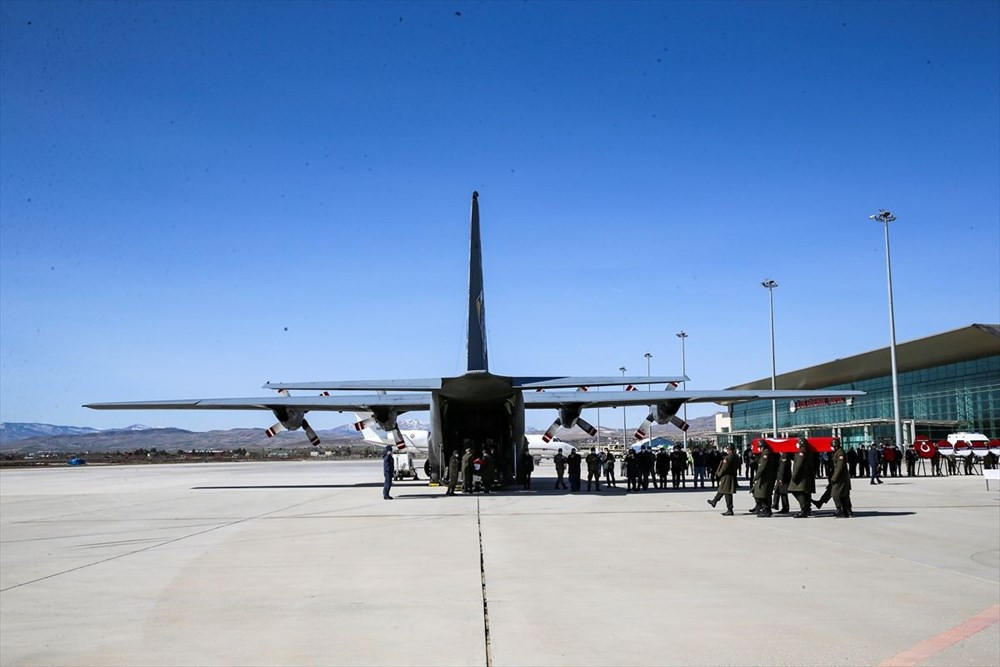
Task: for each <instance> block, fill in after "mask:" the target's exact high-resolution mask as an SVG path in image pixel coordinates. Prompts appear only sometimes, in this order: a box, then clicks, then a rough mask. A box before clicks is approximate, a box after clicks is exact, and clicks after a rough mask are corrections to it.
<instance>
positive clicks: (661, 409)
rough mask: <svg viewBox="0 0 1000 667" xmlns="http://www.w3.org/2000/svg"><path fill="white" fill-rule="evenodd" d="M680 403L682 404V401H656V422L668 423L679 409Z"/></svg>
mask: <svg viewBox="0 0 1000 667" xmlns="http://www.w3.org/2000/svg"><path fill="white" fill-rule="evenodd" d="M682 405H684V401H667V402H665V403H657V404H656V423H657V424H660V425H666V424H669V423H670V420H671V419H673V418H674V417H675V416H677V413H678V412H679V411H680V409H681V406H682Z"/></svg>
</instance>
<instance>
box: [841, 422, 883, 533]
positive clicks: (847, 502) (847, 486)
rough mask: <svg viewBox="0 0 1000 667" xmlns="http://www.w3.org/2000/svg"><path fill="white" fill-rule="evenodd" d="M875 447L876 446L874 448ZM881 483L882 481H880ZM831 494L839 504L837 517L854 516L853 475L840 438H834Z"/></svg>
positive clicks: (846, 517)
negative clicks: (848, 467)
mask: <svg viewBox="0 0 1000 667" xmlns="http://www.w3.org/2000/svg"><path fill="white" fill-rule="evenodd" d="M873 449H874V448H873ZM879 483H880V484H881V482H879ZM830 495H832V496H833V502H834V504H836V505H837V513H836V514H834V516H836V517H843V518H845V519H848V518H850V517H852V516H854V507H853V505H851V475H850V471H849V470H848V469H847V455H846V454H845V453H844V450H843V449H842V448H841V446H840V438H834V439H833V474H832V475H830Z"/></svg>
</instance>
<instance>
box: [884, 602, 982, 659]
mask: <svg viewBox="0 0 1000 667" xmlns="http://www.w3.org/2000/svg"><path fill="white" fill-rule="evenodd" d="M997 623H1000V604H997V605H993V606H992V607H990V608H989V609H986V610H984V611H981V612H979V613H978V614H976V615H975V616H973V617H972V618H970V619H968V620H967V621H965V622H964V623H960V624H959V625H956V626H955V627H953V628H951V629H950V630H945V631H944V632H942V633H941V634H939V635H935V636H933V637H931V638H930V639H925V640H924V641H922V642H920V643H918V644H915V645H914V646H911V647H910V648H908V649H906V650H905V651H903V652H902V653H899V654H897V655H894V656H892V657H891V658H889V659H888V660H885V661H883V662H881V663H879V667H915V665H919V664H920V663H922V662H923V661H924V660H926V659H927V658H929V657H931V656H932V655H934V654H935V653H940V652H941V651H943V650H944V649H946V648H948V647H949V646H951V645H952V644H957V643H958V642H960V641H963V640H965V639H968V638H969V637H971V636H972V635H974V634H976V633H978V632H982V631H983V630H986V629H987V628H989V627H992V626H993V625H996V624H997Z"/></svg>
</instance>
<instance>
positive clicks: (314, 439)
mask: <svg viewBox="0 0 1000 667" xmlns="http://www.w3.org/2000/svg"><path fill="white" fill-rule="evenodd" d="M302 430H303V431H305V432H306V437H307V438H309V442H311V443H312V446H313V447H318V446H319V436H318V435H316V431H314V430H313V428H312V426H310V425H309V422H307V421H306V420H305V419H303V420H302Z"/></svg>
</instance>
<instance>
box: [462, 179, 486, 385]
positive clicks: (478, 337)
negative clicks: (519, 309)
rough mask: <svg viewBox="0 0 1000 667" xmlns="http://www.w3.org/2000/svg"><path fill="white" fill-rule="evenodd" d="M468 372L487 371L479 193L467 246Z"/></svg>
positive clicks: (475, 200)
mask: <svg viewBox="0 0 1000 667" xmlns="http://www.w3.org/2000/svg"><path fill="white" fill-rule="evenodd" d="M467 344H468V366H467V368H466V370H469V371H488V370H489V369H490V368H489V359H488V355H487V352H486V297H485V295H484V293H483V248H482V243H481V242H480V238H479V193H478V192H473V193H472V235H471V241H470V244H469V333H468V343H467Z"/></svg>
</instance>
